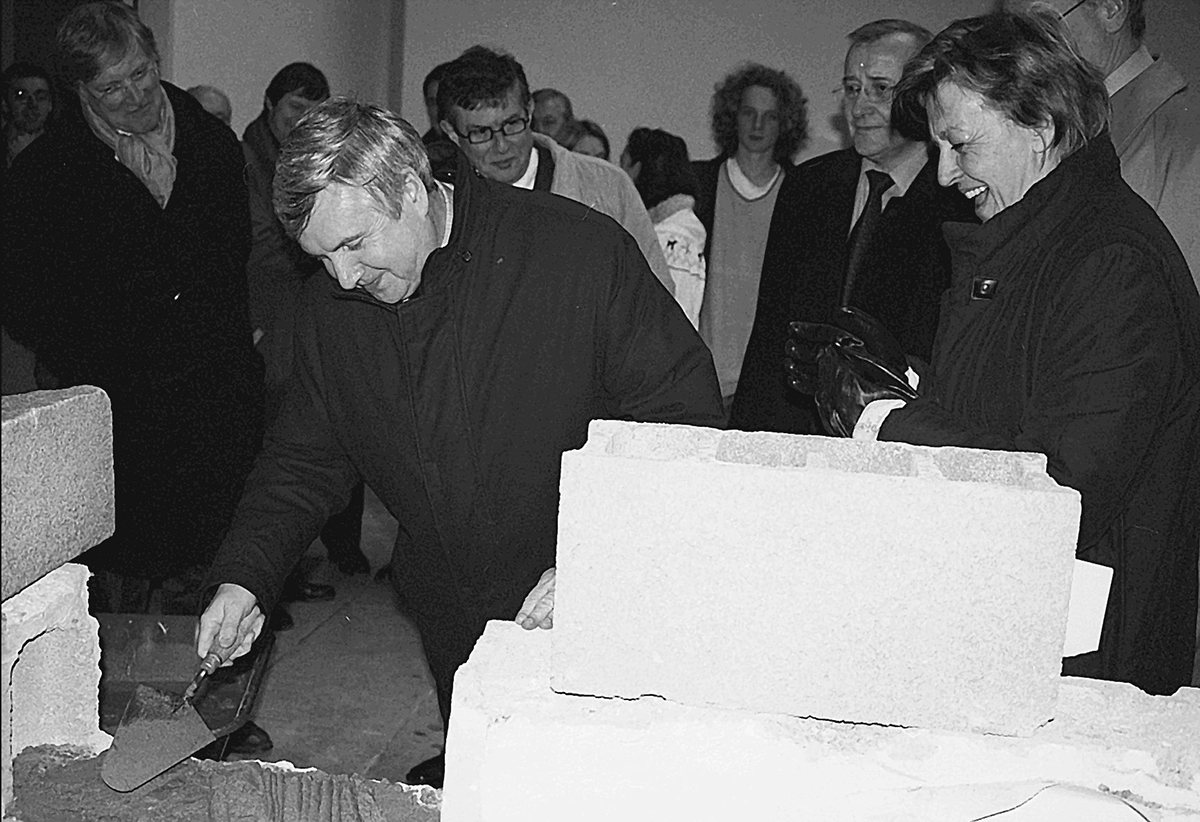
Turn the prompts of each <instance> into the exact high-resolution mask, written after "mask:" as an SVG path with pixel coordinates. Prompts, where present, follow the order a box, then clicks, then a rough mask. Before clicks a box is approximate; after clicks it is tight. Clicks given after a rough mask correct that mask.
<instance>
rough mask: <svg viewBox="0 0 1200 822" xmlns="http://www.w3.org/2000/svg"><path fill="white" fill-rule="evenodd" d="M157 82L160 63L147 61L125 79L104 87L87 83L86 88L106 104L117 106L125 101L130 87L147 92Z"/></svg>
mask: <svg viewBox="0 0 1200 822" xmlns="http://www.w3.org/2000/svg"><path fill="white" fill-rule="evenodd" d="M156 82H158V64H157V63H146V64H144V65H142V66H139V67H138V68H136V69H134V70H133V71H132V72H131V73H130V74H129V76H128V77H126V78H125V79H124V80H115V81H113V82H111V83H109V84H108V85H106V86H104V87H103V88H98V89H94V88H92V87H91V86H86V85H85V86H84V88H85V89H87V92H88V94H90V95H92V97H94V98H96V99H97V100H103V101H104V103H105V104H106V105H110V106H116V105H120V104H121V103H123V102H124V101H125V97H126V95H127V94H128V93H129V90H130V88H136V89H137V90H138V91H141V92H143V93H145V92H147V91H149V90H150V89H151V88H152V87H153V86H154V84H155V83H156Z"/></svg>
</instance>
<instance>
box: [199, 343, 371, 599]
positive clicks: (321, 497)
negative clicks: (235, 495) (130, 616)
mask: <svg viewBox="0 0 1200 822" xmlns="http://www.w3.org/2000/svg"><path fill="white" fill-rule="evenodd" d="M307 336H308V337H311V336H312V332H311V331H310V332H308V335H307ZM314 362H315V358H313V357H311V356H305V355H304V353H302V352H298V353H297V363H296V369H295V371H294V372H293V375H292V377H291V379H290V381H289V383H288V386H287V395H286V397H285V399H284V402H283V407H282V408H281V410H280V412H279V417H278V419H277V420H276V421H275V423H274V424H273V425H272V426H271V428H270V429H269V430H268V431H267V435H266V438H265V440H264V442H263V449H262V451H261V452H260V454H259V456H258V458H257V459H256V460H255V463H254V469H253V470H252V471H251V473H250V476H249V477H248V478H247V480H246V484H245V489H244V490H243V492H242V499H241V501H240V502H239V504H238V510H237V514H236V515H235V517H234V520H233V524H232V525H231V526H230V529H229V532H228V534H227V535H226V537H225V540H224V541H223V542H222V544H221V548H220V550H219V551H218V552H217V557H216V559H215V560H214V562H213V565H212V568H211V569H210V571H209V574H208V580H207V584H208V586H215V585H219V584H221V583H225V582H232V583H236V584H238V585H241V586H242V587H243V588H246V589H247V590H249V591H250V592H251V593H253V594H254V596H255V597H256V598H257V599H258V602H259V606H260V607H261V608H262V609H263V611H264V612H266V613H269V611H270V609H272V608H273V607H274V605H275V603H276V602H277V601H278V599H279V595H280V593H281V592H282V590H283V584H284V581H285V580H286V578H287V576H288V574H289V573H290V572H291V570H292V568H293V567H294V566H295V564H296V562H297V561H299V559H300V557H301V556H303V554H304V552H305V551H306V550H307V549H308V546H309V545H311V544H312V541H313V540H314V539H316V538H317V535H318V533H319V532H320V530H321V527H322V526H323V525H324V524H325V520H326V519H328V518H329V515H330V514H332V513H336V512H337V511H341V510H342V509H344V508H345V507H346V505H347V504H348V502H349V500H350V492H351V489H352V488H353V487H354V484H355V483H356V482H357V481H358V475H357V473H356V472H355V470H354V468H353V466H352V465H351V464H350V461H349V459H348V458H347V456H346V454H345V452H344V451H343V450H342V449H341V447H340V446H339V444H338V441H337V439H336V437H334V434H333V427H332V425H331V424H330V421H329V417H328V415H327V413H326V409H325V402H324V398H323V392H322V390H321V385H322V379H321V375H320V373H319V370H318V369H319V367H318V366H316V365H314Z"/></svg>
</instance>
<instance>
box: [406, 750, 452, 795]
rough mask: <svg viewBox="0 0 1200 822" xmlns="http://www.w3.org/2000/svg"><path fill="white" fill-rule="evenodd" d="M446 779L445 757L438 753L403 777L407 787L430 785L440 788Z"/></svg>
mask: <svg viewBox="0 0 1200 822" xmlns="http://www.w3.org/2000/svg"><path fill="white" fill-rule="evenodd" d="M445 779H446V755H445V754H444V753H440V754H438V755H437V756H435V757H433V758H432V759H426V760H425V761H424V762H422V763H421V764H420V765H414V766H413V768H412V770H411V771H409V772H408V774H407V775H405V777H404V781H405V782H407V783H408V784H409V785H432V786H433V787H435V788H441V787H442V782H443V781H445Z"/></svg>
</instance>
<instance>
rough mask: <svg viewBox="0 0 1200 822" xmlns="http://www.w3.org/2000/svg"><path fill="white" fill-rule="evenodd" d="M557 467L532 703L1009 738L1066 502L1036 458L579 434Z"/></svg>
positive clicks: (1065, 539)
mask: <svg viewBox="0 0 1200 822" xmlns="http://www.w3.org/2000/svg"><path fill="white" fill-rule="evenodd" d="M589 435H590V436H589V439H588V442H587V444H586V445H585V447H584V448H583V449H581V450H578V451H572V452H568V453H566V454H564V455H563V471H562V483H561V503H560V507H559V540H558V559H557V566H558V577H557V590H556V607H555V620H554V621H555V630H554V632H553V636H554V642H555V646H556V656H555V667H554V676H553V679H552V684H553V686H554V687H555V689H556V690H559V691H562V692H564V693H571V694H590V695H599V696H618V697H623V698H636V697H639V696H643V695H659V696H663V697H666V698H669V699H673V700H676V701H678V702H683V703H687V704H695V705H701V706H714V707H726V708H737V709H743V710H753V711H766V712H772V713H787V714H792V715H795V716H808V717H818V718H824V719H833V720H851V721H856V722H876V723H881V724H889V725H903V726H910V727H939V728H949V729H955V730H981V731H989V732H997V733H1009V734H1029V733H1032V732H1033V730H1034V729H1035V728H1037V727H1038V726H1040V725H1042V724H1043V723H1045V722H1046V721H1047V720H1048V719H1049V718H1050V716H1051V714H1052V712H1053V708H1054V702H1055V698H1056V691H1057V687H1058V681H1059V672H1060V670H1061V650H1062V642H1063V636H1064V633H1065V626H1066V615H1067V605H1068V601H1069V596H1070V584H1071V571H1072V566H1073V562H1074V553H1075V543H1076V538H1077V530H1078V521H1079V495H1078V493H1077V492H1075V491H1073V490H1071V489H1066V488H1063V487H1061V486H1059V485H1058V484H1056V483H1055V482H1054V481H1053V480H1052V479H1050V477H1049V476H1048V475H1047V474H1046V472H1045V465H1046V460H1045V457H1044V456H1042V455H1038V454H1023V453H1008V452H992V451H979V450H972V449H961V448H936V449H935V448H924V447H916V446H910V445H903V444H888V443H858V442H854V441H850V440H838V439H831V438H828V437H799V436H789V435H781V434H746V433H742V432H721V431H716V430H712V429H703V428H694V427H688V426H677V425H652V424H637V423H620V422H607V421H602V422H594V423H592V425H591V428H590V431H589Z"/></svg>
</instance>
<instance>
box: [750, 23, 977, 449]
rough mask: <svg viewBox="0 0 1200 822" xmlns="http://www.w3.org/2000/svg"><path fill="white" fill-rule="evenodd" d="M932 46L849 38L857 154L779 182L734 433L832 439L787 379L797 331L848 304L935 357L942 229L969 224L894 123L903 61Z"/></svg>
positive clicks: (909, 132)
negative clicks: (791, 335)
mask: <svg viewBox="0 0 1200 822" xmlns="http://www.w3.org/2000/svg"><path fill="white" fill-rule="evenodd" d="M930 37H931V35H930V33H929V32H928V31H926V30H925V29H923V28H921V27H920V26H917V25H915V24H913V23H908V22H906V21H903V20H878V21H875V22H873V23H868V24H866V25H864V26H861V27H859V28H858V29H856V30H854V31H853V32H851V33H850V49H849V50H848V52H847V53H846V64H845V74H844V76H843V79H842V112H843V114H844V115H845V118H846V124H847V126H848V128H849V129H850V134H851V137H852V138H853V141H854V145H853V146H852V147H850V148H845V149H842V150H840V151H834V152H831V153H829V154H824V155H822V156H820V157H816V158H814V159H812V160H809V161H808V162H806V163H804V164H803V165H801V166H799V167H797V168H796V169H795V170H794V171H793V172H792V173H791V174H789V175H788V177H787V178H786V179H785V180H784V182H783V186H782V188H781V190H780V192H779V199H778V202H777V203H776V204H775V213H774V215H773V217H772V220H771V230H770V234H769V235H768V238H767V249H766V255H765V257H764V259H763V272H762V282H761V284H760V287H759V292H758V308H757V311H756V313H755V318H754V328H753V329H752V331H751V332H750V341H749V343H748V344H747V345H746V355H745V358H744V359H743V361H742V374H741V380H740V382H739V383H738V391H737V398H736V400H735V402H734V404H733V409H732V412H731V419H730V427H731V428H737V429H740V430H743V431H782V432H785V433H791V434H824V433H825V429H824V428H823V427H822V426H821V423H820V421H819V419H818V417H817V413H816V407H815V406H814V405H813V402H812V398H811V397H808V396H807V395H804V394H798V393H795V392H792V391H788V389H787V386H786V384H785V382H784V379H783V344H784V340H785V339H786V338H787V326H788V322H789V321H791V320H818V321H819V320H823V319H824V318H825V317H826V316H827V315H828V314H829V312H831V311H833V310H834V309H835V308H836V307H838V306H840V305H846V304H848V305H852V306H854V307H856V308H859V309H861V310H864V311H866V312H867V313H868V314H871V315H872V316H874V317H876V318H877V319H878V320H879V321H880V322H882V323H883V324H884V326H885V327H887V328H888V329H889V330H890V331H891V332H892V333H893V334H895V335H896V337H898V338H899V339H900V342H901V343H902V344H903V345H904V350H905V351H907V352H909V353H910V354H913V355H915V356H917V357H921V358H926V359H927V358H928V357H929V353H930V350H931V348H932V346H933V335H934V331H935V330H936V329H937V322H938V305H939V300H940V299H941V293H942V291H944V290H945V289H946V287H947V286H948V285H949V283H950V274H949V272H950V254H949V251H948V250H947V248H946V243H945V241H944V240H943V239H942V223H944V222H946V221H948V220H973V219H974V217H973V216H972V214H971V204H970V202H969V201H967V199H966V198H965V197H963V196H962V195H961V194H959V193H958V191H956V190H954V189H943V188H941V187H940V186H938V184H937V166H936V163H933V162H931V161H930V160H929V156H928V148H927V144H926V142H925V135H924V134H922V133H921V132H920V131H919V130H918V129H917V128H916V127H915V126H913V127H910V126H909V125H908V124H907V123H900V122H897V123H893V122H892V106H891V100H892V89H893V87H894V86H895V85H896V83H897V82H898V81H899V80H900V76H901V74H902V72H903V69H904V61H905V60H907V59H908V58H909V57H911V56H912V55H913V54H915V53H916V52H917V51H918V50H919V49H920V48H921V46H922V45H924V44H925V43H926V42H928V41H929V39H930ZM881 173H884V174H887V175H889V177H890V182H889V181H887V180H885V181H884V182H885V183H886V186H885V187H883V188H882V189H881V190H880V191H878V192H877V194H876V196H877V198H878V199H877V200H876V209H877V211H876V212H875V213H876V215H877V217H876V220H875V221H874V223H873V224H872V225H871V227H870V228H869V229H868V222H869V220H870V218H869V212H870V211H871V209H870V208H869V200H870V199H871V186H870V180H871V177H872V175H880V179H883V178H882V176H881ZM860 224H862V225H861V227H856V226H859V225H860ZM856 248H857V249H858V251H857V252H856V251H855V249H856ZM851 268H853V269H854V270H853V273H852V272H851Z"/></svg>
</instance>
